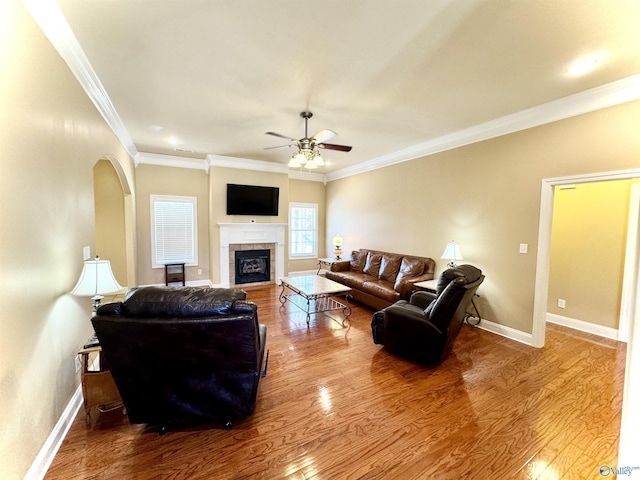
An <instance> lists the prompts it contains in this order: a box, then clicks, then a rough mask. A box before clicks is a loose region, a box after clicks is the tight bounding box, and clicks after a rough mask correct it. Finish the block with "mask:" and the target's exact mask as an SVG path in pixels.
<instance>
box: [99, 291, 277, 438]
mask: <svg viewBox="0 0 640 480" xmlns="http://www.w3.org/2000/svg"><path fill="white" fill-rule="evenodd" d="M92 323H93V326H94V328H95V332H96V335H97V336H98V340H99V341H100V345H101V347H102V354H103V355H104V358H105V360H106V362H107V363H108V365H109V367H110V369H111V373H112V375H113V378H114V380H115V383H116V386H117V387H118V390H119V391H120V394H121V396H122V401H123V403H124V405H125V407H126V410H127V414H128V415H129V421H130V422H131V423H147V424H150V426H154V427H159V428H160V433H164V432H165V431H166V430H167V429H168V428H169V427H172V426H188V425H193V424H198V423H210V422H222V423H224V424H225V427H226V428H231V423H232V422H233V421H235V420H242V419H245V418H246V417H248V416H249V415H251V414H252V413H253V411H254V409H255V405H256V399H257V393H258V385H259V382H260V378H261V377H262V376H264V375H265V374H266V356H265V346H266V333H267V328H266V326H265V325H261V324H259V323H258V311H257V306H256V305H255V304H254V303H252V302H247V301H246V293H245V292H244V291H243V290H240V289H228V288H210V289H202V288H192V287H145V288H140V289H137V290H135V291H133V292H132V293H130V294H129V295H128V297H127V298H126V300H125V301H124V302H115V303H108V304H104V305H102V306H101V307H100V308H99V309H98V311H97V314H96V316H95V317H93V319H92ZM267 356H268V354H267Z"/></svg>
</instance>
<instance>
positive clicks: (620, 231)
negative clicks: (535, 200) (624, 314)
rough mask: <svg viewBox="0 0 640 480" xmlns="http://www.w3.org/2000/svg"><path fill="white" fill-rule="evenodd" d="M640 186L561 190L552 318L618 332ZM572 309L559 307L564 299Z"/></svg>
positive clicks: (556, 197) (555, 224) (553, 239)
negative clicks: (634, 190) (635, 189)
mask: <svg viewBox="0 0 640 480" xmlns="http://www.w3.org/2000/svg"><path fill="white" fill-rule="evenodd" d="M634 183H638V181H637V180H636V181H634V180H617V181H609V182H598V183H584V184H579V185H575V188H570V189H560V188H558V187H556V188H555V193H554V206H553V229H552V237H551V263H550V268H549V302H548V303H549V304H548V311H549V312H550V313H553V314H556V315H561V316H563V317H569V318H572V319H576V320H582V321H585V322H590V323H595V324H598V325H602V326H605V327H609V328H615V329H617V328H618V322H619V317H620V297H621V295H622V276H623V267H624V259H625V248H626V236H627V222H628V213H629V202H630V199H631V186H632V185H633V184H634ZM559 298H562V299H564V300H565V301H566V308H559V307H558V299H559Z"/></svg>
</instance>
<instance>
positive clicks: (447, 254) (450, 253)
mask: <svg viewBox="0 0 640 480" xmlns="http://www.w3.org/2000/svg"><path fill="white" fill-rule="evenodd" d="M440 258H444V259H445V260H449V263H448V264H447V267H449V268H456V267H457V265H456V263H455V262H456V260H462V253H461V252H460V247H459V246H458V244H457V243H456V242H454V241H453V240H451V241H450V242H449V243H447V246H446V247H444V252H443V254H442V256H441V257H440Z"/></svg>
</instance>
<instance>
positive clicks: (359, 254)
mask: <svg viewBox="0 0 640 480" xmlns="http://www.w3.org/2000/svg"><path fill="white" fill-rule="evenodd" d="M366 260H367V251H366V250H354V251H353V252H351V260H350V261H349V262H350V268H351V270H352V271H354V272H361V271H362V269H363V268H364V262H365V261H366Z"/></svg>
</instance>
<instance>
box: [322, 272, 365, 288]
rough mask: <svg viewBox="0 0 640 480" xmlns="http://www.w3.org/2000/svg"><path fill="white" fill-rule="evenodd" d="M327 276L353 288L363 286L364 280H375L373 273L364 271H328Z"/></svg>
mask: <svg viewBox="0 0 640 480" xmlns="http://www.w3.org/2000/svg"><path fill="white" fill-rule="evenodd" d="M325 275H326V278H328V279H329V280H333V281H334V282H338V283H341V284H343V285H346V286H347V287H351V288H358V289H359V288H361V287H362V285H363V284H364V282H368V281H371V280H375V278H374V277H372V276H371V275H367V274H366V273H362V272H331V271H328V272H327V273H326V274H325Z"/></svg>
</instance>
